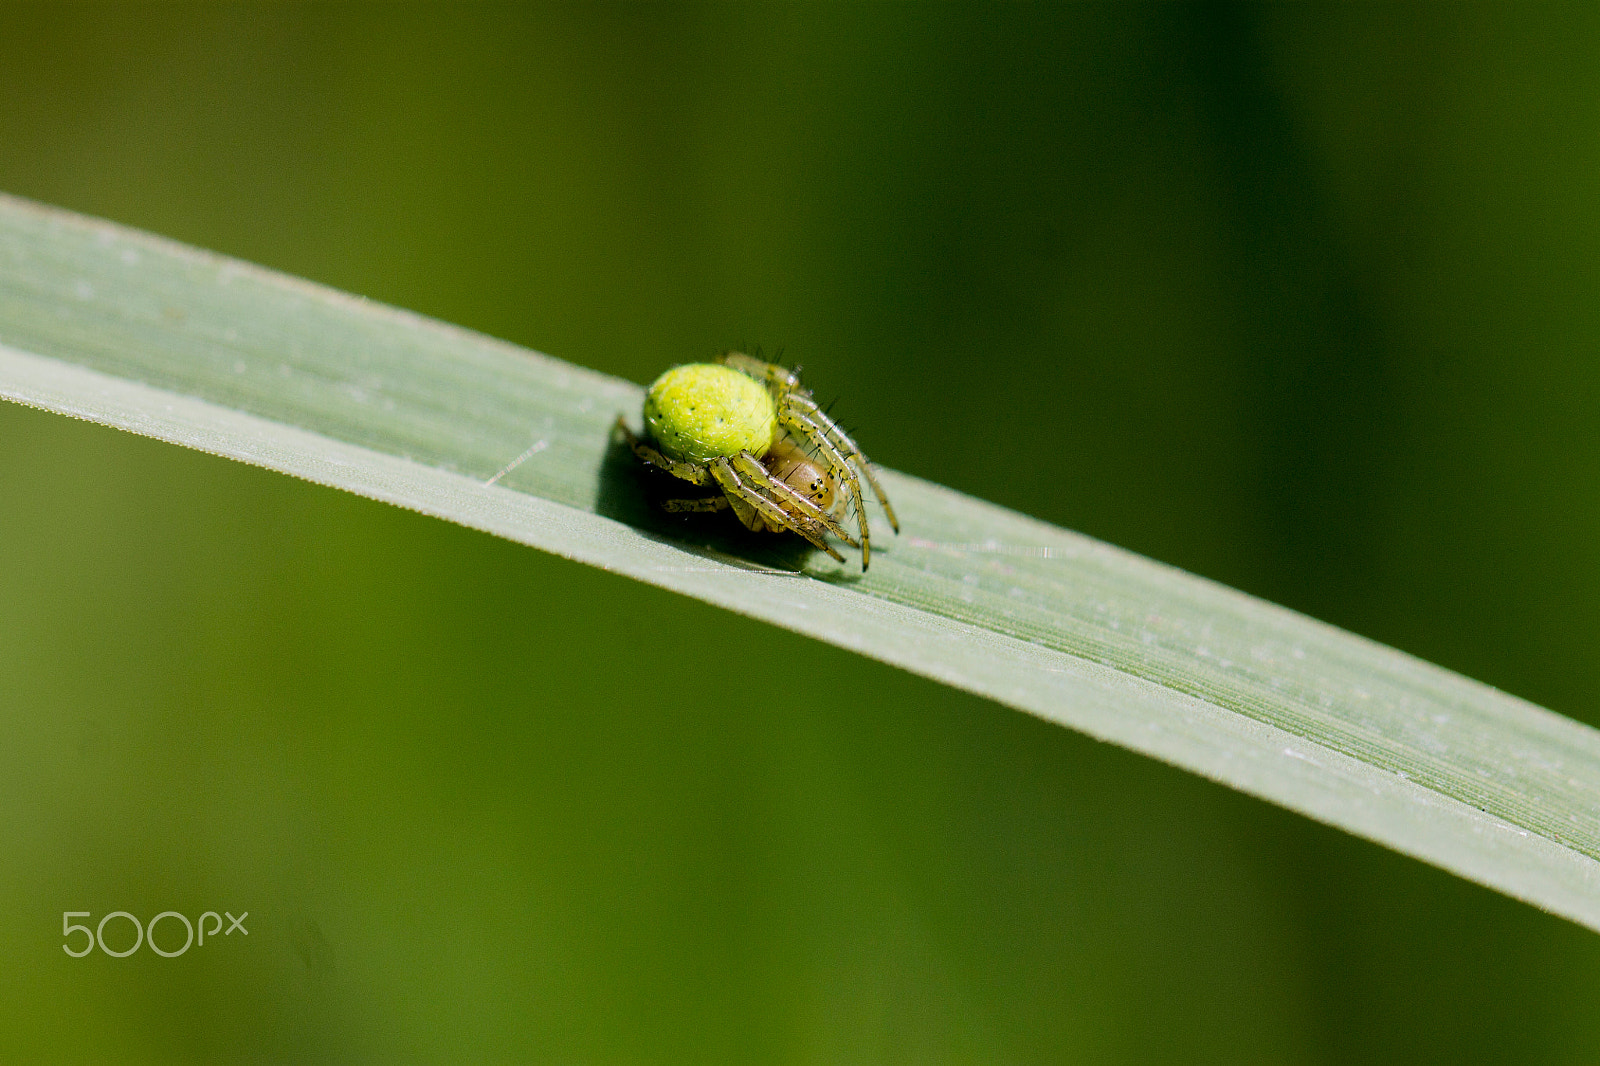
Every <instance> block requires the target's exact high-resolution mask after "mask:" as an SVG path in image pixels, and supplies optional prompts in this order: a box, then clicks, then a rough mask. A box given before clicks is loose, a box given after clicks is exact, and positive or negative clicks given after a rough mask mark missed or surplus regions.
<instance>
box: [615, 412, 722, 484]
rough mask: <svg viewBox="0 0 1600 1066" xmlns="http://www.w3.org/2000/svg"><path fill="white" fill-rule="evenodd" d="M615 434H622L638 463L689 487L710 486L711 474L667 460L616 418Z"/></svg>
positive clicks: (624, 422)
mask: <svg viewBox="0 0 1600 1066" xmlns="http://www.w3.org/2000/svg"><path fill="white" fill-rule="evenodd" d="M617 432H619V433H621V434H622V439H623V440H625V441H627V442H628V447H629V448H632V449H633V454H634V455H636V456H638V458H639V461H640V462H643V463H647V464H649V465H650V466H653V467H655V468H656V469H658V470H665V471H666V472H667V473H669V474H671V475H672V476H673V477H676V478H682V479H683V480H684V481H687V482H689V483H690V484H691V485H710V484H711V472H710V471H709V470H707V469H706V468H705V467H703V466H700V465H699V464H697V463H686V462H683V461H682V460H680V459H669V458H667V457H666V456H665V455H662V454H661V453H660V452H659V451H657V450H656V449H654V448H652V447H650V445H648V444H646V443H645V442H644V441H642V440H640V439H639V438H638V437H636V436H634V434H633V430H631V429H629V428H628V423H627V421H626V420H625V419H624V418H623V417H622V416H621V415H618V416H617Z"/></svg>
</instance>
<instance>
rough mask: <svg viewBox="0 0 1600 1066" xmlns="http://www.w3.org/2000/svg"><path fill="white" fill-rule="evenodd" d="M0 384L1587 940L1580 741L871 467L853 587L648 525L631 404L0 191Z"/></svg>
mask: <svg viewBox="0 0 1600 1066" xmlns="http://www.w3.org/2000/svg"><path fill="white" fill-rule="evenodd" d="M0 395H3V396H5V397H7V398H9V399H11V400H15V401H18V402H21V403H26V404H31V405H33V406H36V407H41V408H45V409H48V410H52V411H58V412H61V413H64V414H69V415H73V416H75V417H79V418H85V419H89V420H92V421H95V422H99V423H102V424H105V425H109V426H115V427H118V428H121V429H127V430H131V431H133V432H136V433H142V434H145V435H148V436H152V437H156V438H159V439H162V440H168V441H172V442H174V443H178V444H183V445H185V446H188V447H193V448H199V449H201V450H204V451H208V452H212V453H214V454H217V455H223V456H228V457H230V458H234V459H240V460H243V461H245V462H250V463H255V464H258V465H261V466H266V467H270V468H272V469H276V470H281V471H284V472H286V473H290V474H294V475H296V476H299V477H303V478H307V479H309V480H311V481H315V482H319V483H321V484H325V485H331V486H335V487H338V488H342V489H347V490H349V491H352V492H356V493H360V494H362V495H365V496H370V497H372V498H374V499H379V500H384V501H387V502H390V503H394V504H397V505H400V506H404V507H410V508H414V509H416V510H419V511H423V512H425V513H428V514H432V515H437V516H438V517H441V518H445V519H449V520H451V521H454V522H459V523H461V524H463V525H467V526H471V527H474V528H477V529H481V530H485V531H488V532H491V533H494V534H497V535H499V536H503V537H507V538H510V539H512V540H516V541H520V542H523V543H526V544H529V545H533V546H535V547H538V548H542V549H544V550H546V551H551V552H555V553H557V554H560V555H563V556H566V557H568V558H572V559H576V560H579V561H582V562H586V563H589V564H592V565H595V566H600V567H603V568H605V569H608V570H613V571H616V572H618V573H622V574H627V575H629V576H632V577H635V578H638V579H640V580H643V581H647V582H650V583H652V584H655V585H659V586H662V587H665V588H669V589H673V590H676V591H678V592H682V593H685V594H687V595H690V596H694V597H697V598H699V599H703V600H705V601H707V602H710V603H714V604H719V605H721V606H724V607H728V608H730V609H733V610H736V611H740V612H743V613H745V614H748V615H751V616H753V617H756V618H761V619H765V620H767V621H770V622H773V623H775V624H777V625H781V626H786V627H788V628H790V629H793V630H796V631H799V632H801V633H806V634H809V635H811V636H814V637H817V638H818V639H821V640H825V641H829V642H831V643H834V644H837V645H840V646H842V647H845V648H849V649H852V650H854V651H858V652H860V653H862V654H864V655H869V656H872V657H874V658H878V659H881V660H883V661H885V662H888V663H891V664H894V665H896V666H900V667H903V668H904V669H907V670H910V671H913V672H915V673H918V674H922V675H925V676H927V677H931V678H934V679H936V680H938V681H941V682H944V683H946V684H949V685H953V686H956V687H959V688H962V689H966V690H968V691H971V692H974V693H978V694H980V695H983V696H987V697H990V698H992V699H994V700H997V701H999V702H1001V703H1004V704H1008V705H1010V706H1012V707H1016V708H1019V709H1022V710H1026V711H1029V712H1032V713H1034V714H1038V715H1040V716H1042V717H1045V718H1048V719H1050V720H1052V721H1055V722H1059V723H1061V724H1063V725H1067V726H1071V727H1073V728H1075V729H1080V730H1082V731H1084V732H1086V733H1089V734H1090V735H1092V736H1095V737H1099V738H1101V739H1104V740H1107V741H1111V742H1113V743H1116V744H1121V745H1124V746H1126V747H1129V748H1132V749H1134V750H1137V751H1141V752H1145V753H1147V754H1150V755H1153V756H1155V757H1157V758H1160V759H1164V760H1166V761H1168V762H1171V763H1173V764H1175V765H1178V766H1182V767H1185V768H1188V769H1190V770H1193V771H1195V772H1197V773H1200V774H1204V775H1205V776H1207V777H1210V778H1213V779H1215V780H1218V781H1221V782H1224V783H1226V784H1228V785H1231V786H1233V787H1235V788H1238V789H1240V790H1242V791H1245V792H1248V793H1251V794H1254V795H1257V796H1261V797H1263V798H1265V799H1269V800H1272V801H1273V802H1276V803H1279V804H1282V805H1283V806H1285V807H1288V808H1290V809H1292V810H1296V811H1300V812H1302V813H1304V814H1307V815H1309V816H1311V817H1313V818H1317V819H1319V820H1321V821H1324V822H1327V823H1329V824H1332V825H1336V826H1339V827H1342V828H1344V829H1347V830H1349V831H1351V832H1353V833H1357V834H1359V835H1361V836H1365V837H1368V838H1370V839H1372V840H1375V841H1378V842H1380V843H1383V844H1385V845H1388V846H1389V847H1392V848H1395V849H1396V850H1398V851H1401V852H1404V853H1406V854H1409V855H1413V856H1416V857H1417V858H1420V859H1423V860H1426V861H1428V862H1431V863H1435V864H1437V865H1438V866H1441V867H1443V868H1445V869H1447V870H1451V871H1454V872H1456V873H1458V874H1460V875H1462V876H1464V877H1468V878H1470V879H1472V880H1475V881H1478V882H1480V883H1482V884H1485V885H1489V886H1491V887H1494V888H1497V889H1499V890H1501V891H1504V892H1506V893H1508V894H1510V895H1513V896H1516V897H1519V898H1521V899H1524V900H1527V901H1528V902H1530V903H1533V904H1535V905H1537V906H1539V907H1543V908H1545V909H1546V910H1549V911H1552V912H1554V913H1557V914H1561V915H1564V916H1566V917H1568V918H1571V919H1574V920H1576V921H1578V922H1581V923H1583V924H1585V925H1588V926H1589V927H1591V928H1596V929H1600V862H1597V857H1600V732H1596V731H1595V730H1593V729H1590V728H1589V727H1587V726H1584V725H1581V724H1579V723H1577V722H1573V721H1571V720H1568V719H1565V718H1562V717H1560V716H1558V715H1555V714H1552V713H1550V712H1548V711H1545V710H1542V709H1541V708H1538V707H1535V706H1533V705H1531V704H1528V703H1526V702H1524V701H1522V700H1518V699H1515V698H1513V697H1510V696H1507V695H1505V694H1503V693H1500V692H1498V691H1495V690H1494V689H1491V688H1488V687H1486V686H1484V685H1480V684H1477V683H1476V682H1473V681H1469V680H1467V679H1465V678H1462V677H1459V676H1457V675H1455V674H1452V673H1450V672H1448V671H1445V670H1441V669H1439V668H1437V667H1434V666H1430V665H1428V664H1426V663H1423V662H1420V661H1418V660H1416V659H1414V658H1411V657H1409V656H1406V655H1404V654H1401V653H1400V652H1397V651H1394V650H1392V649H1389V648H1385V647H1382V646H1380V645H1377V644H1374V643H1371V642H1370V641H1366V640H1363V639H1362V638H1360V637H1356V636H1353V635H1351V634H1348V633H1344V632H1342V631H1339V630H1337V629H1334V628H1332V627H1329V626H1326V625H1323V624H1321V623H1318V622H1315V621H1312V620H1310V619H1308V618H1305V617H1303V616H1300V615H1297V614H1295V613H1293V612H1291V611H1287V610H1284V609H1282V608H1279V607H1275V606H1273V605H1271V604H1268V603H1265V602H1262V601H1260V600H1256V599H1253V598H1251V597H1249V596H1245V595H1243V594H1241V593H1238V592H1235V591H1233V590H1230V589H1227V588H1224V587H1221V586H1219V585H1216V584H1214V583H1212V582H1209V581H1205V580H1203V579H1200V578H1197V577H1194V576H1192V575H1189V574H1186V573H1183V572H1181V571H1178V570H1174V569H1172V568H1170V567H1166V566H1162V565H1160V564H1158V563H1154V562H1151V561H1149V560H1147V559H1143V558H1140V557H1138V556H1135V555H1132V554H1129V553H1127V552H1123V551H1120V550H1118V549H1116V548H1113V547H1110V546H1108V545H1105V544H1101V543H1098V542H1096V541H1093V540H1090V539H1088V538H1086V537H1082V536H1078V535H1076V534H1074V533H1071V532H1068V531H1066V530H1062V529H1058V528H1055V527H1053V526H1049V525H1046V524H1044V523H1041V522H1037V521H1034V520H1032V519H1029V518H1026V517H1024V516H1022V515H1018V514H1015V513H1013V512H1009V511H1006V510H1004V509H1002V508H998V507H995V506H992V505H990V504H987V503H984V502H982V501H980V500H975V499H972V498H969V497H966V496H962V495H960V494H958V493H955V492H951V491H949V490H947V489H943V488H940V487H939V486H936V485H931V484H928V483H926V482H923V481H919V480H916V479H913V478H910V477H906V476H903V475H896V474H894V473H893V472H886V474H885V482H886V487H887V489H888V491H889V493H890V495H891V497H892V499H893V500H894V501H895V505H896V508H897V509H898V510H899V512H900V516H901V520H902V523H903V528H904V530H905V533H904V535H902V536H900V537H899V538H892V537H889V536H888V535H887V532H886V531H885V532H884V533H883V534H881V536H882V540H881V542H880V543H879V544H875V550H874V556H873V558H874V563H873V567H872V570H871V572H870V573H868V574H866V575H861V574H859V573H857V572H855V570H854V568H853V567H841V566H838V565H837V564H834V563H832V562H830V561H829V560H827V559H826V558H825V557H818V556H814V555H811V554H809V553H803V552H800V551H799V550H798V549H797V548H796V547H795V546H793V545H788V544H782V543H776V542H774V541H771V540H768V541H760V540H756V539H753V538H742V537H740V536H739V535H738V533H737V531H732V530H730V531H728V532H725V533H724V532H717V531H716V528H715V527H714V526H712V525H708V524H704V523H700V524H693V525H684V524H678V523H674V522H670V521H668V520H667V519H666V518H665V517H664V516H662V515H660V514H658V513H656V512H654V511H653V510H652V509H651V508H650V507H649V506H648V505H647V504H646V503H645V501H644V500H643V498H642V493H641V491H640V486H639V484H638V482H637V479H636V471H635V469H634V467H633V464H632V463H631V461H630V459H629V457H628V456H627V455H626V454H625V453H622V452H621V451H620V450H619V449H618V448H617V447H616V446H615V445H613V444H612V443H611V442H610V433H609V429H610V426H611V423H612V421H613V420H614V419H615V418H616V416H617V414H618V413H626V414H628V415H629V417H630V418H631V419H636V418H637V411H638V408H639V403H640V399H641V390H640V388H639V387H638V386H636V385H633V384H631V383H628V382H624V381H619V380H616V379H613V378H609V377H606V376H604V375H600V374H596V373H593V372H591V371H587V370H584V369H582V368H579V367H574V366H571V365H568V364H566V363H562V362H559V361H557V360H554V359H551V358H549V357H547V356H543V355H539V354H537V353H534V352H530V351H527V350H524V349H521V348H517V347H514V346H512V345H509V344H505V343H501V342H499V341H495V340H491V339H489V338H486V337H483V336H480V335H477V334H474V333H470V332H467V331H465V330H460V329H455V328H452V327H449V326H445V325H442V324H440V323H437V322H433V321H430V320H427V319H424V318H421V317H418V316H415V315H411V314H407V313H405V312H401V311H396V310H394V309H392V308H388V307H383V306H378V305H375V304H371V303H368V302H366V301H363V300H360V299H357V298H354V297H351V296H347V295H344V294H341V293H337V292H333V291H331V290H328V289H325V288H321V287H319V286H316V285H312V284H309V283H306V282H302V281H297V280H294V279H291V278H286V277H283V276H281V275H277V274H274V273H272V272H270V271H266V270H262V269H260V268H257V267H253V266H250V265H248V264H243V263H239V262H236V261H233V260H228V259H224V258H221V257H218V256H214V255H210V254H207V253H204V252H200V251H196V250H194V249H190V248H186V247H182V246H179V245H176V244H172V243H170V242H167V241H163V240H161V239H159V238H155V237H152V236H149V235H146V234H141V233H137V232H133V231H129V230H126V229H122V228H120V227H116V226H113V225H110V224H108V223H104V222H98V221H95V220H91V219H85V218H81V217H78V216H74V215H70V214H66V213H63V212H59V211H54V210H51V209H47V208H43V207H40V206H38V205H35V204H31V203H27V202H25V201H20V200H15V199H9V198H0ZM519 457H525V459H524V461H522V462H520V463H519V464H517V465H515V466H514V468H513V469H511V470H509V471H508V472H506V473H505V474H504V475H503V476H502V477H501V478H500V479H499V480H498V483H497V484H486V483H487V482H489V481H490V480H491V479H493V478H494V476H495V475H496V474H497V473H498V472H500V471H502V470H505V468H506V467H507V466H508V465H510V464H512V462H513V461H514V460H516V459H518V458H519ZM878 525H879V527H881V526H882V522H881V521H880V522H879V523H878ZM861 712H862V713H863V714H870V713H872V708H871V707H863V708H861Z"/></svg>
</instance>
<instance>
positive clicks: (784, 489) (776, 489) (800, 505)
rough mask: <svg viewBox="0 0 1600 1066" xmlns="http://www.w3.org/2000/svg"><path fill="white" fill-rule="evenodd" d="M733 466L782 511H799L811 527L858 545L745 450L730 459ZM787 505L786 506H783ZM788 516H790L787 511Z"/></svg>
mask: <svg viewBox="0 0 1600 1066" xmlns="http://www.w3.org/2000/svg"><path fill="white" fill-rule="evenodd" d="M733 468H734V469H735V470H737V471H738V472H739V476H740V477H745V478H749V479H750V481H751V482H752V483H754V485H755V486H756V488H758V489H760V490H761V491H762V492H763V493H765V494H766V496H767V498H768V499H770V500H772V501H773V502H774V503H776V504H777V505H778V506H779V507H782V508H783V509H784V511H786V512H790V511H791V509H792V510H793V511H799V512H800V515H801V516H803V517H804V519H805V520H806V521H807V522H809V523H810V524H811V525H812V526H817V527H821V528H823V529H826V530H828V532H830V533H832V534H833V535H834V536H836V537H838V538H839V539H840V540H842V541H844V542H845V543H846V544H848V545H850V547H852V548H859V547H861V545H859V544H857V543H856V541H855V539H854V538H853V537H851V536H850V534H848V533H846V532H845V531H844V527H842V526H840V525H839V523H838V522H837V521H835V520H834V518H833V516H832V515H830V514H828V512H826V511H824V510H823V509H822V508H820V507H818V506H817V505H816V504H814V503H812V502H811V501H810V500H808V499H806V498H805V497H804V496H803V495H801V494H800V493H798V492H796V491H795V490H794V489H793V488H792V487H790V486H789V485H786V484H784V483H783V482H782V481H779V480H778V479H777V478H775V477H773V476H772V475H771V474H770V473H768V471H767V468H766V467H764V466H762V465H761V463H760V461H759V460H757V459H756V457H755V456H754V455H752V454H750V453H749V452H741V453H739V454H738V455H736V456H735V457H734V459H733ZM786 504H787V506H785V505H786ZM790 517H794V515H793V514H792V513H791V514H790Z"/></svg>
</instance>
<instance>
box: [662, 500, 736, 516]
mask: <svg viewBox="0 0 1600 1066" xmlns="http://www.w3.org/2000/svg"><path fill="white" fill-rule="evenodd" d="M732 506H733V501H732V500H730V499H728V498H727V497H726V496H701V497H700V498H698V499H692V500H662V501H661V509H662V510H663V511H666V512H668V513H670V514H683V513H684V512H685V511H726V510H727V509H728V508H729V507H732Z"/></svg>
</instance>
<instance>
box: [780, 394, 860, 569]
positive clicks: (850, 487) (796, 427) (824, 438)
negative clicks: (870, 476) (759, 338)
mask: <svg viewBox="0 0 1600 1066" xmlns="http://www.w3.org/2000/svg"><path fill="white" fill-rule="evenodd" d="M793 398H794V393H789V394H788V395H787V396H785V397H784V402H783V403H782V404H780V405H779V407H778V422H779V424H781V425H783V426H784V427H785V428H787V429H791V430H793V431H794V432H795V433H797V434H799V435H800V436H801V437H802V438H803V439H804V440H806V441H807V442H808V443H809V444H811V445H812V447H814V448H816V449H817V451H818V452H820V453H821V454H822V458H823V460H824V461H826V462H827V464H828V472H829V473H831V474H832V475H833V476H834V477H836V478H838V479H839V480H840V481H843V482H844V486H845V491H846V492H848V493H849V494H850V503H851V504H852V505H853V506H854V507H855V509H856V524H857V525H858V526H859V527H860V528H861V569H862V570H866V568H867V567H868V566H869V565H871V563H872V534H871V532H870V531H869V530H868V529H867V508H866V506H865V504H864V502H863V501H862V498H861V479H860V478H858V477H856V471H855V467H853V466H851V465H850V460H849V459H848V458H847V457H846V456H845V454H844V452H842V451H840V450H839V447H838V445H836V444H834V443H833V441H831V440H829V439H828V435H827V434H826V433H824V432H823V430H822V427H821V426H819V425H816V424H815V423H813V422H810V421H808V420H807V419H806V418H804V417H803V416H802V414H801V413H800V412H799V411H796V410H795V408H794V407H793V406H792V405H791V403H790V401H791V400H792V399H793Z"/></svg>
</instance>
